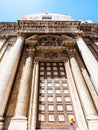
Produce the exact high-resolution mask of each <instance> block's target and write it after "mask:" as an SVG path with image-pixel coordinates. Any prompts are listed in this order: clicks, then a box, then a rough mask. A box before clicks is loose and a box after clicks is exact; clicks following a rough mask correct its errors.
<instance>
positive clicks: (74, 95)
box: [0, 13, 98, 130]
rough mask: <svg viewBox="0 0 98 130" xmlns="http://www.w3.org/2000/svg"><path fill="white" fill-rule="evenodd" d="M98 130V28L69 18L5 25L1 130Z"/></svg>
mask: <svg viewBox="0 0 98 130" xmlns="http://www.w3.org/2000/svg"><path fill="white" fill-rule="evenodd" d="M37 129H39V130H52V129H53V130H98V24H95V23H90V22H88V21H84V22H83V21H75V20H73V19H72V18H71V16H69V15H61V14H53V13H41V14H31V15H24V16H23V17H22V18H21V20H18V21H17V22H1V23H0V130H37Z"/></svg>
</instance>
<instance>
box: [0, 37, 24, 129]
mask: <svg viewBox="0 0 98 130" xmlns="http://www.w3.org/2000/svg"><path fill="white" fill-rule="evenodd" d="M23 43H24V38H23V37H22V36H19V37H18V38H17V41H16V43H15V45H14V47H12V49H11V50H10V54H9V57H8V59H7V61H6V64H5V65H4V66H3V67H2V68H0V70H1V72H0V104H1V106H0V117H1V118H2V117H3V114H4V112H5V108H6V104H7V101H8V98H9V94H10V90H11V87H12V84H13V81H14V77H15V74H16V70H17V67H18V63H19V59H20V55H21V51H22V47H23ZM1 118H0V119H1ZM0 127H1V124H0ZM0 130H1V129H0Z"/></svg>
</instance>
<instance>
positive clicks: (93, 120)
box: [87, 116, 98, 130]
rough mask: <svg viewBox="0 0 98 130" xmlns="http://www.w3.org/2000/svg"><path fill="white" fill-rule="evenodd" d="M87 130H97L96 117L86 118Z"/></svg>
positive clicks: (97, 119)
mask: <svg viewBox="0 0 98 130" xmlns="http://www.w3.org/2000/svg"><path fill="white" fill-rule="evenodd" d="M87 122H88V127H89V130H98V116H90V117H87Z"/></svg>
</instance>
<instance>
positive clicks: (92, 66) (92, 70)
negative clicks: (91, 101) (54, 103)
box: [76, 37, 98, 93]
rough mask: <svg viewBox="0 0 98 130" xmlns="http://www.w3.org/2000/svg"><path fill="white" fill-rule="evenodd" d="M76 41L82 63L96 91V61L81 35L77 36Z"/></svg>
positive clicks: (97, 87) (97, 78)
mask: <svg viewBox="0 0 98 130" xmlns="http://www.w3.org/2000/svg"><path fill="white" fill-rule="evenodd" d="M76 41H77V46H78V48H79V51H80V53H81V55H82V57H83V60H84V63H85V65H86V67H87V69H88V72H89V74H90V77H91V80H92V82H93V84H94V86H95V89H96V91H97V93H98V62H97V60H96V59H95V57H94V56H93V54H92V53H91V51H90V50H89V48H88V47H87V45H86V43H85V42H84V41H83V39H82V38H81V37H78V39H77V40H76Z"/></svg>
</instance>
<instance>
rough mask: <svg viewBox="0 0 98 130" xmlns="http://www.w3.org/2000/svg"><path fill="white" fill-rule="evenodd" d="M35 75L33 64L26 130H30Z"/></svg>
mask: <svg viewBox="0 0 98 130" xmlns="http://www.w3.org/2000/svg"><path fill="white" fill-rule="evenodd" d="M35 73H36V65H35V63H33V71H32V84H31V91H30V103H29V111H28V130H31V129H32V112H33V98H34V83H35V81H36V80H35Z"/></svg>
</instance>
